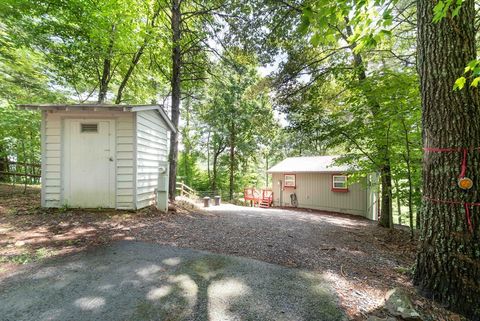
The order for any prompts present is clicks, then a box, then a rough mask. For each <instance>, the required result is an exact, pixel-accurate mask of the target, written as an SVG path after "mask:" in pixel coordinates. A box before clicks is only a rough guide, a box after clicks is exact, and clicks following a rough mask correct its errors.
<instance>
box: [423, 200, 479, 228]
mask: <svg viewBox="0 0 480 321" xmlns="http://www.w3.org/2000/svg"><path fill="white" fill-rule="evenodd" d="M423 198H424V199H426V200H428V201H430V202H432V203H439V204H449V205H463V207H464V208H465V218H466V219H467V226H468V230H469V231H470V233H473V223H472V216H471V214H470V207H473V206H480V202H479V203H470V202H461V201H447V200H439V199H435V198H430V197H427V196H424V197H423Z"/></svg>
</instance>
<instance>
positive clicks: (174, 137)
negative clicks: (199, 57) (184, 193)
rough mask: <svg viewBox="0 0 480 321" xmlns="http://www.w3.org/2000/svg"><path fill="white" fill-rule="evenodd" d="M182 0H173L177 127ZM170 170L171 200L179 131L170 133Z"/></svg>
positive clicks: (175, 119)
mask: <svg viewBox="0 0 480 321" xmlns="http://www.w3.org/2000/svg"><path fill="white" fill-rule="evenodd" d="M180 2H181V0H172V13H171V15H172V20H171V27H172V43H173V49H172V79H171V86H172V122H173V124H174V126H175V128H178V122H179V119H180V98H181V68H182V54H181V50H180V49H181V48H180V40H181V29H180V22H181V9H180ZM168 160H169V162H170V172H169V188H168V195H169V197H170V200H171V201H175V188H176V181H177V163H178V132H172V133H171V134H170V155H169V159H168Z"/></svg>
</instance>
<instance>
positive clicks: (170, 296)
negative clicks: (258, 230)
mask: <svg viewBox="0 0 480 321" xmlns="http://www.w3.org/2000/svg"><path fill="white" fill-rule="evenodd" d="M328 283H329V282H328V281H327V280H325V279H324V278H323V277H322V276H320V275H319V274H315V273H310V272H306V271H302V270H299V269H290V268H285V267H281V266H278V265H272V264H268V263H264V262H260V261H256V260H251V259H245V258H238V257H232V256H225V255H216V254H210V253H207V252H200V251H193V250H188V249H179V248H173V247H164V246H160V245H158V244H147V243H142V242H129V241H121V242H116V243H113V244H112V245H110V246H106V247H97V248H95V249H92V250H90V251H86V252H82V253H80V254H76V255H70V256H64V257H59V258H56V259H53V260H50V261H48V262H47V263H44V264H43V265H39V266H33V267H28V268H26V269H23V271H19V272H17V274H16V275H14V276H11V277H10V278H8V279H7V280H4V282H2V283H1V284H0V311H1V313H0V320H2V321H7V320H8V321H21V320H36V321H42V320H59V321H60V320H61V321H64V320H75V321H82V320H102V321H104V320H105V321H107V320H122V321H126V320H132V321H133V320H135V321H144V320H165V321H167V320H169V321H172V320H192V321H193V320H198V321H206V320H209V321H228V320H259V321H270V320H271V321H274V320H275V321H282V320H285V321H287V320H288V321H290V320H298V321H301V320H305V321H307V320H312V321H313V320H323V321H334V320H346V317H345V314H344V312H343V311H342V310H341V309H340V308H339V307H338V304H337V299H336V296H335V294H334V292H333V291H332V290H331V288H330V287H329V285H328Z"/></svg>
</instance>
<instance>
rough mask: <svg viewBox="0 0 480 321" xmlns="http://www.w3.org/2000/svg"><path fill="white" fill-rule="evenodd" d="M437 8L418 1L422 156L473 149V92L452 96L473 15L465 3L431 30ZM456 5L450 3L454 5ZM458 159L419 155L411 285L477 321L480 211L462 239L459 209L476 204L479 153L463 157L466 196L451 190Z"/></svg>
mask: <svg viewBox="0 0 480 321" xmlns="http://www.w3.org/2000/svg"><path fill="white" fill-rule="evenodd" d="M437 2H438V1H431V0H418V13H417V14H418V16H417V18H418V71H419V76H420V82H421V93H422V110H423V116H422V121H423V127H424V130H423V136H424V137H423V144H424V147H425V148H460V149H461V148H465V147H479V146H480V122H479V121H478V115H480V103H479V96H478V89H472V88H470V87H469V86H468V84H467V86H466V87H467V88H465V89H463V90H461V91H453V90H452V86H453V84H454V82H455V80H456V79H457V78H458V77H459V76H461V75H462V73H463V70H464V68H465V66H466V64H467V63H468V62H469V61H470V60H472V59H474V58H475V27H474V23H475V7H474V1H473V0H465V1H464V2H463V4H462V9H461V11H460V14H459V15H458V16H457V17H455V18H450V14H449V15H448V17H446V18H444V19H443V20H441V21H440V22H438V23H432V18H433V8H434V6H435V5H436V3H437ZM454 3H455V2H454ZM462 158H463V153H462V152H455V151H450V152H429V151H426V152H425V156H424V160H423V193H424V199H423V217H422V228H421V239H420V248H419V253H418V256H417V264H416V269H415V277H414V282H415V284H417V285H418V286H419V287H420V289H421V290H423V292H424V293H426V294H429V295H431V296H432V297H434V298H435V299H437V300H439V301H441V302H443V303H444V304H446V305H447V306H449V307H450V308H451V309H452V310H454V311H457V312H460V313H462V314H465V315H466V316H468V317H470V318H471V319H473V320H480V219H479V217H480V216H479V215H480V209H479V207H473V208H472V209H471V210H470V212H471V213H472V221H473V222H472V223H473V231H472V232H469V226H468V224H467V220H466V210H465V207H464V206H463V204H457V203H454V204H452V203H449V202H457V201H458V202H479V201H480V199H479V193H478V191H479V188H480V166H478V164H479V163H480V153H479V151H470V152H469V153H468V164H467V172H466V176H467V177H470V178H471V179H472V180H473V183H474V185H473V188H472V189H471V190H470V191H462V190H461V189H460V188H459V187H458V186H457V179H458V177H459V173H460V168H461V162H462Z"/></svg>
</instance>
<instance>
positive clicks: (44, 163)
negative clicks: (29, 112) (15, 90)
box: [40, 110, 61, 207]
mask: <svg viewBox="0 0 480 321" xmlns="http://www.w3.org/2000/svg"><path fill="white" fill-rule="evenodd" d="M46 118H47V112H46V111H45V110H43V111H42V122H41V127H40V146H41V147H40V148H41V164H40V166H41V168H40V169H41V171H42V173H41V176H40V180H41V190H40V205H41V206H42V207H45V205H46V200H45V197H46V189H47V185H46V184H47V182H46V176H47V155H46V153H47V137H46V135H47V119H46ZM60 157H61V154H60ZM60 161H61V159H60ZM60 175H61V174H60Z"/></svg>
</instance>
